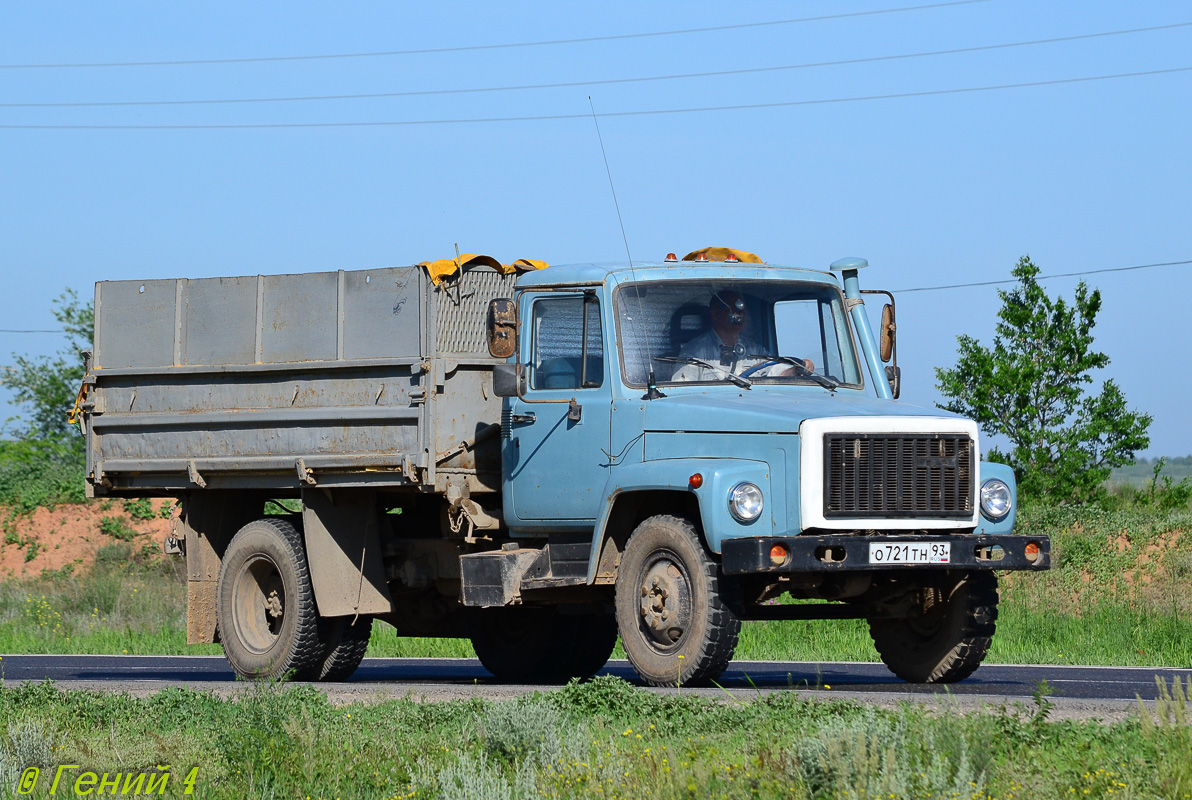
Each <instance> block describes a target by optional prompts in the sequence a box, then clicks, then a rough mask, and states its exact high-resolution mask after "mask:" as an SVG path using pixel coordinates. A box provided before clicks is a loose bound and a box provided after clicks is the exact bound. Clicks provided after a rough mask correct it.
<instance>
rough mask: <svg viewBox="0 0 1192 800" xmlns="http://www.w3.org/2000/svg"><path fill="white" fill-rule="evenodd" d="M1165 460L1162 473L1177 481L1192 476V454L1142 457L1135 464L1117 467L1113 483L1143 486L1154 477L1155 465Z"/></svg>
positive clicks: (1111, 480)
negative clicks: (1170, 456) (1172, 456)
mask: <svg viewBox="0 0 1192 800" xmlns="http://www.w3.org/2000/svg"><path fill="white" fill-rule="evenodd" d="M1160 461H1162V462H1163V466H1162V471H1161V472H1160V475H1162V476H1165V477H1168V478H1171V479H1172V480H1173V481H1175V482H1177V483H1178V482H1179V481H1182V480H1183V479H1184V478H1192V456H1177V457H1175V458H1162V459H1159V458H1153V459H1147V458H1140V459H1138V460H1137V461H1135V462H1134V463H1133V464H1129V465H1127V466H1124V467H1118V468H1116V469H1115V470H1114V471H1113V473H1112V474H1111V475H1110V477H1109V481H1110V483H1111V484H1129V485H1133V486H1142V485H1144V484H1149V483H1150V482H1151V480H1152V478H1153V477H1154V469H1155V466H1156V465H1158V464H1159V462H1160Z"/></svg>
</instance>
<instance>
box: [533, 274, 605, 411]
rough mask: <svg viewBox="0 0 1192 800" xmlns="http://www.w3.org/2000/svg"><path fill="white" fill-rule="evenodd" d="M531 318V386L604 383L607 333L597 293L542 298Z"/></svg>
mask: <svg viewBox="0 0 1192 800" xmlns="http://www.w3.org/2000/svg"><path fill="white" fill-rule="evenodd" d="M531 320H532V331H533V338H532V340H531V352H530V388H531V389H593V388H596V387H598V386H600V385H601V384H602V383H604V337H603V336H602V335H601V329H600V302H599V301H598V300H597V299H596V297H595V295H591V294H583V295H570V296H567V297H544V298H540V299H538V300H535V301H534V305H533V313H532V316H531Z"/></svg>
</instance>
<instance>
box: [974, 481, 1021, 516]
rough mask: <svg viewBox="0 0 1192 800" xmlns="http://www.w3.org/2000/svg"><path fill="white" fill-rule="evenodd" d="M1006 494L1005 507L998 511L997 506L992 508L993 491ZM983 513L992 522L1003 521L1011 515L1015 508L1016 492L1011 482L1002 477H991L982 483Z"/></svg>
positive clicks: (981, 503)
mask: <svg viewBox="0 0 1192 800" xmlns="http://www.w3.org/2000/svg"><path fill="white" fill-rule="evenodd" d="M995 491H996V492H999V494H1000V493H1003V492H1004V494H1005V504H1006V505H1005V508H1004V509H1003V510H1002V512H1001V513H1000V514H999V513H996V509H995V508H991V498H990V495H991V494H992V493H993V492H995ZM980 495H981V502H980V505H981V514H982V515H983V516H984V517H985V518H986V519H988V520H989V521H990V522H1001V521H1002V520H1004V519H1005V518H1006V517H1008V516H1010V512H1011V511H1013V510H1014V492H1013V491H1011V489H1010V484H1008V483H1006V482H1005V481H1004V480H1002V479H1001V478H989V479H987V480H985V481H983V482H982V483H981V492H980Z"/></svg>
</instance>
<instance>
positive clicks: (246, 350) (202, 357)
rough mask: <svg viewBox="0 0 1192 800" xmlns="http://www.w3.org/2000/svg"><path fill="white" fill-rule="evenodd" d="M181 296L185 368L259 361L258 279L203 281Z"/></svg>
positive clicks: (189, 286)
mask: <svg viewBox="0 0 1192 800" xmlns="http://www.w3.org/2000/svg"><path fill="white" fill-rule="evenodd" d="M185 283H186V285H185V287H184V289H183V295H182V309H181V311H182V313H181V319H182V329H183V331H184V333H183V337H182V359H181V363H183V364H252V363H253V362H255V361H256V360H257V349H256V335H257V334H256V331H257V279H256V277H255V276H252V277H240V278H202V279H199V280H190V281H186V282H185Z"/></svg>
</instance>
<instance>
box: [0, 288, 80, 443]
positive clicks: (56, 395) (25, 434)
mask: <svg viewBox="0 0 1192 800" xmlns="http://www.w3.org/2000/svg"><path fill="white" fill-rule="evenodd" d="M53 313H54V318H55V319H56V320H58V322H59V324H61V325H62V329H63V330H64V331H65V332H66V336H67V340H68V343H67V345H66V346H65V347H64V348H63V349H61V350H59V351H58V353H57V354H55V355H53V356H39V357H29V356H23V355H16V354H14V355H13V365H12V366H11V367H9V368H8V369H6V370H4V372H3V374H2V375H0V384H2V385H4V386H6V387H7V388H9V389H11V390H12V392H13V395H14V399H15V400H16V402H17V403H18V404H20V405H21V406H23V410H24V411H25V412H27V416H24V417H17V418H15V421H16V422H17V423H18V424H17V427H16V428H15V429H14V431H13V432H14V433H15V434H16V435H17V436H18V437H19V438H21V439H32V440H46V439H50V440H59V441H72V442H77V443H78V445H79V446H81V440H80V439H79V437H77V435H75V434H77V429H73V428H72V427H71V426H70V424H69V423H68V422H67V421H66V415H67V413H68V412H69V411H70V409H71V407H72V406H73V404H74V399H75V395H76V394H77V393H78V391H79V383H80V381H82V379H83V357H82V355H81V352H80V351H82V350H89V349H91V336H92V331H93V330H94V325H93V322H94V313H93V309H92V304H91V303H90V302H87V303H83V302H81V301H80V300H79V296H78V294H77V293H76V292H75V291H74V290H73V289H67V290H66V291H65V292H64V293H63V294H62V295H61V296H60V297H59V298H58V299H57V300H55V301H54V310H53Z"/></svg>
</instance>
